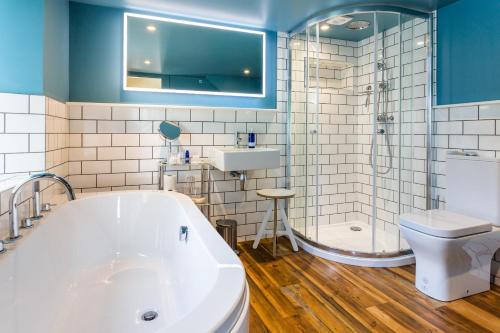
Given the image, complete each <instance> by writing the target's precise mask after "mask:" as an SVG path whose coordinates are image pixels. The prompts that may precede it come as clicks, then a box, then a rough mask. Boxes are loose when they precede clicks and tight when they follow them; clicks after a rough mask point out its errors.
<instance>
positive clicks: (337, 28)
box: [287, 10, 432, 266]
mask: <svg viewBox="0 0 500 333" xmlns="http://www.w3.org/2000/svg"><path fill="white" fill-rule="evenodd" d="M431 28H432V27H431V20H430V19H429V18H428V15H427V14H419V13H413V12H411V13H408V12H400V11H394V10H390V11H384V10H376V11H363V10H355V11H352V12H349V11H346V10H344V11H343V12H341V13H340V12H336V13H333V14H331V15H328V16H325V17H321V18H318V19H316V20H314V21H313V22H310V23H308V24H307V26H305V27H304V28H303V29H302V30H299V31H297V32H296V33H294V34H292V35H291V36H290V38H289V40H288V47H289V50H290V51H289V62H290V63H289V75H290V76H289V79H290V80H289V82H290V83H289V108H288V110H289V111H288V112H289V113H288V164H287V165H288V183H289V185H290V187H291V188H293V189H295V191H296V196H295V198H294V199H293V200H292V201H291V202H290V207H289V220H290V222H291V225H292V227H293V229H294V232H295V234H296V235H297V237H298V238H299V240H300V243H301V245H302V247H304V248H305V249H306V250H307V249H309V250H310V249H312V252H316V253H322V254H324V255H325V257H327V258H332V259H333V260H337V259H339V258H340V259H339V260H340V261H343V262H348V263H356V259H355V258H365V259H364V261H362V262H361V264H362V265H368V266H369V265H371V264H370V262H371V261H370V260H371V259H370V258H374V259H375V260H376V259H380V258H383V259H385V260H387V258H396V261H395V262H394V261H391V260H389V261H388V262H390V263H389V264H388V265H395V264H397V263H398V262H397V258H404V260H403V261H401V263H407V262H408V260H410V259H409V258H410V256H411V250H410V248H409V246H408V244H407V243H406V241H405V240H404V239H403V238H402V237H401V235H400V232H399V226H398V216H399V214H401V213H404V212H410V211H413V210H416V209H421V210H424V209H427V208H428V207H429V202H430V201H429V200H428V198H430V195H428V191H429V184H428V183H429V175H428V170H429V166H428V156H429V155H428V148H429V147H428V145H429V140H428V138H429V132H430V128H429V126H428V121H429V114H430V111H429V109H430V103H429V100H430V98H431V85H430V84H429V83H430V82H431V76H430V73H432V71H431V70H430V65H431V63H430V59H431V52H430V47H431V45H432V44H431V40H430V39H431V34H430V31H431ZM353 260H354V261H353ZM405 260H406V261H405ZM373 265H379V264H377V263H373Z"/></svg>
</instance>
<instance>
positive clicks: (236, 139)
mask: <svg viewBox="0 0 500 333" xmlns="http://www.w3.org/2000/svg"><path fill="white" fill-rule="evenodd" d="M241 134H242V133H241V132H240V131H236V132H234V146H235V147H236V148H239V147H243V143H242V138H241Z"/></svg>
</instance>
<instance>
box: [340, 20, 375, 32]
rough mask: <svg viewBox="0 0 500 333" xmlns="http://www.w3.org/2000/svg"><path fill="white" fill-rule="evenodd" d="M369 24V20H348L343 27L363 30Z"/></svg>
mask: <svg viewBox="0 0 500 333" xmlns="http://www.w3.org/2000/svg"><path fill="white" fill-rule="evenodd" d="M369 26H370V22H368V21H363V20H358V21H351V22H348V23H347V24H346V25H345V27H346V28H347V29H349V30H364V29H366V28H368V27H369Z"/></svg>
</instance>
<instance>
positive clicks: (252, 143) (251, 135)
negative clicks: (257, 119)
mask: <svg viewBox="0 0 500 333" xmlns="http://www.w3.org/2000/svg"><path fill="white" fill-rule="evenodd" d="M255 141H256V139H255V133H254V132H253V128H252V129H251V130H250V133H248V148H255Z"/></svg>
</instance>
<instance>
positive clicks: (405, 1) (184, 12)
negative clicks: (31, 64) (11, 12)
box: [77, 0, 456, 31]
mask: <svg viewBox="0 0 500 333" xmlns="http://www.w3.org/2000/svg"><path fill="white" fill-rule="evenodd" d="M455 1H456V0H392V1H390V0H385V1H381V0H361V1H360V0H77V2H84V3H89V4H94V5H102V6H110V7H120V8H128V9H136V10H146V11H152V12H162V13H169V14H173V15H178V16H185V17H190V18H195V19H203V20H210V21H215V22H222V23H226V24H234V25H241V26H248V27H254V28H263V29H268V30H273V31H290V30H292V29H293V28H294V27H296V26H297V25H299V24H300V23H302V22H303V21H304V20H306V19H308V18H311V17H314V16H316V15H317V14H318V13H320V12H322V11H325V10H329V9H335V8H340V7H344V6H350V5H360V4H363V5H365V4H366V5H390V6H398V7H405V8H410V9H414V10H418V11H424V12H429V11H432V10H434V9H436V8H441V7H443V6H446V5H448V4H450V3H452V2H455Z"/></svg>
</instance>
